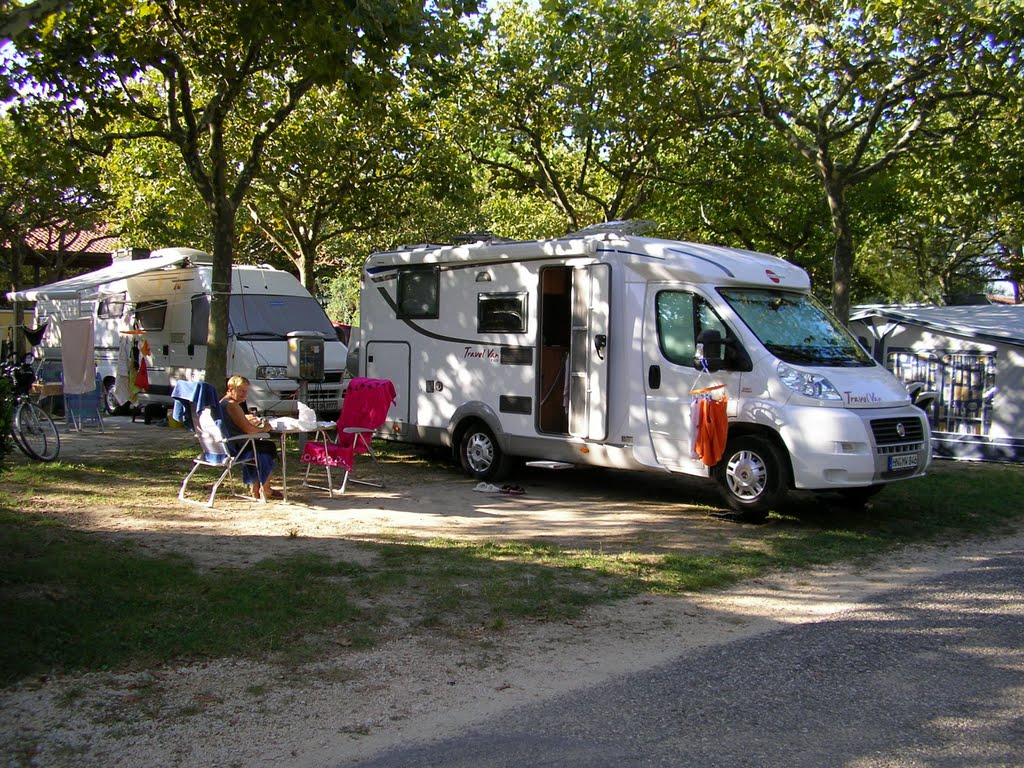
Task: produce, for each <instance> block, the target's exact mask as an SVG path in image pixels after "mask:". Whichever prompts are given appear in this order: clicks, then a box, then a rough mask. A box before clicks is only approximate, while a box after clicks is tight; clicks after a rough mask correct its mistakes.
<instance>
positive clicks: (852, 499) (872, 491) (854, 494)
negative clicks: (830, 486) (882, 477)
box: [839, 483, 885, 507]
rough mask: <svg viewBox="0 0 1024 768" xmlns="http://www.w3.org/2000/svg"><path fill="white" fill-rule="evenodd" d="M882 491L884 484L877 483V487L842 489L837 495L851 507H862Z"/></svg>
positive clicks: (866, 486)
mask: <svg viewBox="0 0 1024 768" xmlns="http://www.w3.org/2000/svg"><path fill="white" fill-rule="evenodd" d="M884 490H885V483H878V484H877V485H865V486H863V487H861V488H843V489H841V490H840V491H839V495H840V496H842V497H843V501H845V502H846V503H847V504H849V505H850V506H851V507H863V506H864V505H865V504H867V503H868V501H869V500H871V499H872V498H874V497H875V496H877V495H878V494H880V493H881V492H882V491H884Z"/></svg>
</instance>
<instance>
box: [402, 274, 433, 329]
mask: <svg viewBox="0 0 1024 768" xmlns="http://www.w3.org/2000/svg"><path fill="white" fill-rule="evenodd" d="M439 275H440V273H439V272H438V270H437V268H436V267H427V268H425V269H407V270H403V271H402V272H400V273H399V274H398V316H399V317H400V318H408V319H413V320H415V319H420V320H436V319H437V316H438V303H439V297H438V294H439V291H438V283H439Z"/></svg>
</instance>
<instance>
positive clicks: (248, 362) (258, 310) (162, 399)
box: [8, 248, 348, 417]
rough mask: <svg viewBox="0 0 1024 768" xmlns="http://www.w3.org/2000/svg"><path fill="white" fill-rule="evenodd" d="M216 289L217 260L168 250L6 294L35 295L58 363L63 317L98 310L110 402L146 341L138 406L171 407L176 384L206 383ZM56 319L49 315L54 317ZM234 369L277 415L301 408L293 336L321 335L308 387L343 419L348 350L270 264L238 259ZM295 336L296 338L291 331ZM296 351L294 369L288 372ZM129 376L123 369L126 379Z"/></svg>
mask: <svg viewBox="0 0 1024 768" xmlns="http://www.w3.org/2000/svg"><path fill="white" fill-rule="evenodd" d="M211 291H212V265H211V258H210V256H209V255H208V254H206V253H204V252H203V251H198V250H195V249H192V248H164V249H161V250H158V251H153V252H152V253H151V254H149V256H148V258H121V259H119V258H117V257H116V256H115V261H114V263H113V264H111V265H110V266H109V267H104V268H103V269H99V270H96V271H95V272H90V273H88V274H85V275H80V276H78V277H73V278H69V279H67V280H62V281H60V282H57V283H51V284H50V285H44V286H41V287H39V288H32V289H29V290H25V291H18V292H14V293H9V294H8V298H10V299H11V300H15V301H34V302H35V303H36V304H35V312H36V324H37V326H38V325H39V324H41V323H43V322H47V323H49V327H48V329H47V332H46V334H45V335H44V337H43V340H42V344H41V345H40V347H39V350H38V351H39V353H40V354H41V355H42V357H43V364H44V365H45V366H48V367H50V368H53V367H55V366H59V363H60V360H61V349H60V345H61V337H60V332H59V331H60V323H59V321H60V320H61V319H62V318H78V317H92V318H93V320H94V325H95V351H96V363H97V370H98V371H99V373H100V375H101V378H102V380H103V386H104V388H105V389H106V391H107V408H108V410H112V409H113V408H115V407H116V406H117V405H118V404H119V403H121V402H124V399H125V397H126V395H125V394H124V393H126V392H127V389H126V387H124V386H123V385H124V383H125V382H124V381H122V382H121V385H122V386H118V381H117V371H118V369H119V367H120V370H121V371H122V373H123V372H124V370H125V367H124V362H125V360H124V357H125V354H126V351H128V353H129V354H131V352H130V350H126V347H128V346H131V345H133V346H135V347H139V346H140V345H141V344H142V343H143V342H145V347H146V349H148V351H149V354H148V355H147V356H145V360H146V367H147V375H148V378H149V386H148V388H147V389H146V390H145V391H143V392H139V393H138V394H137V404H139V405H146V404H149V403H159V404H164V405H170V404H172V400H171V390H172V389H173V388H174V385H175V384H176V383H177V382H178V381H196V380H203V379H204V377H205V373H206V371H205V368H206V349H207V347H206V334H207V326H208V324H209V316H210V295H211ZM51 320H52V321H54V322H50V321H51ZM228 321H229V330H228V348H227V373H228V375H229V376H231V375H233V374H241V375H243V376H245V377H247V378H248V379H249V380H250V384H251V387H250V390H249V400H248V403H249V405H250V406H251V407H255V408H258V409H259V410H260V411H264V412H266V413H268V414H271V415H289V414H294V413H295V412H297V406H296V392H297V390H298V389H299V387H300V384H299V382H298V381H297V380H296V379H295V378H292V377H291V376H290V375H289V374H290V373H294V365H295V362H296V360H295V357H296V354H297V352H296V343H295V339H296V338H297V337H299V338H308V337H311V336H316V335H319V337H320V338H322V339H323V363H324V365H323V372H322V378H321V376H311V380H310V381H309V382H307V383H305V384H304V386H305V387H306V391H305V397H304V400H305V402H307V403H308V404H309V405H310V406H311V407H313V408H316V409H317V410H318V411H320V412H322V413H324V414H325V415H329V416H330V417H336V416H337V414H338V412H339V410H340V390H341V387H342V378H343V375H344V372H345V363H346V359H347V355H348V350H347V348H346V347H345V345H344V344H343V343H342V342H341V341H339V340H338V337H337V334H336V332H335V330H334V328H333V326H332V325H331V322H330V320H329V319H328V317H327V314H326V313H325V312H324V309H323V307H321V306H320V304H319V303H318V302H317V301H316V299H314V298H313V297H312V296H311V295H310V293H309V292H308V291H307V290H306V289H305V288H304V287H303V286H302V284H301V283H299V281H298V280H296V279H295V277H294V276H293V275H291V274H289V273H288V272H284V271H281V270H278V269H274V268H273V267H269V266H241V265H239V266H234V267H232V270H231V299H230V303H229V309H228ZM289 334H291V338H289ZM290 357H291V363H292V370H289V358H290ZM122 378H123V376H122Z"/></svg>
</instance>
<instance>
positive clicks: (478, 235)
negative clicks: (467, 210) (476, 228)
mask: <svg viewBox="0 0 1024 768" xmlns="http://www.w3.org/2000/svg"><path fill="white" fill-rule="evenodd" d="M452 242H454V243H514V242H515V240H509V239H508V238H507V237H500V236H498V235H496V234H494V233H493V232H467V233H466V234H464V235H454V236H453V237H452Z"/></svg>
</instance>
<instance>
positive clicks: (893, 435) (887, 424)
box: [871, 418, 924, 446]
mask: <svg viewBox="0 0 1024 768" xmlns="http://www.w3.org/2000/svg"><path fill="white" fill-rule="evenodd" d="M901 431H902V432H903V434H900V432H901ZM871 432H872V433H873V434H874V436H875V444H876V445H880V446H881V445H897V444H901V443H915V442H917V443H919V442H921V441H922V440H923V439H924V426H923V424H922V423H921V420H920V419H916V418H899V419H875V420H873V421H872V422H871Z"/></svg>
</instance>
